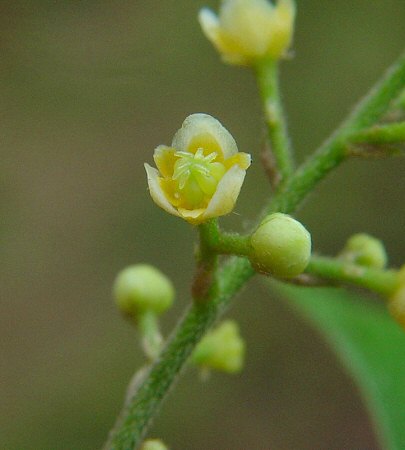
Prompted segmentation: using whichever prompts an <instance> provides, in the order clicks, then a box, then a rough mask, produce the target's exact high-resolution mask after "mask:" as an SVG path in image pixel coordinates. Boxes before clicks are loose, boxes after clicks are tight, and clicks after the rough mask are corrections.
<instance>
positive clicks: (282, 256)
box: [249, 213, 311, 278]
mask: <svg viewBox="0 0 405 450" xmlns="http://www.w3.org/2000/svg"><path fill="white" fill-rule="evenodd" d="M251 245H252V252H251V254H250V255H249V259H250V261H251V263H252V264H253V266H254V267H255V269H256V270H257V271H259V272H263V273H268V274H270V275H273V276H275V277H278V278H292V277H295V276H297V275H299V274H300V273H302V272H303V271H304V270H305V268H306V266H307V265H308V262H309V259H310V257H311V235H310V234H309V232H308V231H307V230H306V228H305V227H304V226H303V225H302V224H301V223H300V222H298V221H297V220H295V219H293V218H292V217H290V216H288V215H287V214H282V213H274V214H270V215H269V216H267V217H266V218H265V219H264V220H263V222H262V223H261V224H260V225H259V227H258V228H257V230H256V231H255V232H254V233H253V235H252V239H251Z"/></svg>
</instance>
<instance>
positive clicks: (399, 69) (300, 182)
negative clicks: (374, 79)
mask: <svg viewBox="0 0 405 450" xmlns="http://www.w3.org/2000/svg"><path fill="white" fill-rule="evenodd" d="M404 86H405V54H403V55H402V56H401V57H400V58H399V59H398V61H397V62H396V63H395V64H394V65H393V66H392V67H391V68H390V69H389V70H388V72H387V73H386V75H385V76H384V77H383V79H382V80H381V81H380V82H379V83H377V85H376V86H375V87H374V88H373V89H372V90H371V91H370V93H369V94H368V95H367V96H366V97H365V98H364V99H363V100H362V101H361V102H360V103H359V105H358V106H357V107H356V108H355V109H354V110H353V112H352V113H351V114H350V115H349V117H348V118H347V120H346V121H345V122H343V124H342V125H341V126H340V127H339V128H338V129H337V130H336V132H335V133H333V135H332V136H331V137H330V138H329V139H328V140H327V141H326V142H325V143H324V144H323V145H322V146H321V147H320V148H319V149H318V151H317V152H315V153H314V155H313V156H311V157H310V158H309V160H308V161H307V162H306V163H304V164H303V165H302V166H301V167H300V168H299V169H298V170H297V172H296V173H295V175H294V176H293V177H292V178H291V179H290V180H289V181H287V182H286V183H285V184H284V185H283V186H282V188H281V189H280V190H279V191H278V192H277V193H276V195H275V196H274V198H273V201H272V202H271V203H270V205H269V207H268V208H267V209H266V212H272V211H280V212H284V213H289V212H292V211H294V210H295V209H296V208H297V207H298V205H299V204H300V203H301V202H302V200H303V199H304V198H305V197H306V196H307V194H308V193H309V192H310V191H311V190H312V189H313V188H314V187H315V185H316V184H317V183H318V182H319V181H321V180H322V179H323V178H324V177H325V176H326V175H327V174H328V173H329V172H330V171H331V170H332V169H334V168H335V167H336V166H338V165H339V164H340V163H341V162H342V161H343V160H344V159H345V157H346V154H347V153H346V149H347V144H348V143H349V142H350V137H351V136H352V135H354V134H355V133H356V132H359V131H360V130H363V129H364V128H367V127H370V126H371V125H373V124H374V123H376V122H377V121H378V119H379V118H380V117H381V116H382V115H383V114H384V113H385V112H386V111H387V110H388V108H389V106H390V103H391V101H392V100H393V99H394V98H396V97H397V96H398V95H399V94H400V93H401V91H402V89H403V88H404Z"/></svg>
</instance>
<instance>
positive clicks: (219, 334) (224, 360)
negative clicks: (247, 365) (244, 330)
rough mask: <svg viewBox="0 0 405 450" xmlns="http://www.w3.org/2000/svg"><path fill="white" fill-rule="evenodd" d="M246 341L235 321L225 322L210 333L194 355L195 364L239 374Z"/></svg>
mask: <svg viewBox="0 0 405 450" xmlns="http://www.w3.org/2000/svg"><path fill="white" fill-rule="evenodd" d="M244 358H245V341H244V340H243V339H242V337H241V336H240V334H239V327H238V325H237V323H236V322H235V321H233V320H225V321H224V322H222V323H221V324H220V325H219V326H218V327H217V328H215V329H214V330H212V331H211V332H209V333H208V334H207V335H206V336H205V337H204V338H203V339H202V341H201V342H200V343H199V344H198V346H197V347H196V349H195V350H194V352H193V354H192V361H193V363H194V364H196V365H198V366H200V367H203V368H208V369H214V370H218V371H221V372H226V373H230V374H232V373H237V372H240V371H241V370H242V368H243V363H244Z"/></svg>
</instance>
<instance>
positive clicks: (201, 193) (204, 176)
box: [172, 148, 226, 209]
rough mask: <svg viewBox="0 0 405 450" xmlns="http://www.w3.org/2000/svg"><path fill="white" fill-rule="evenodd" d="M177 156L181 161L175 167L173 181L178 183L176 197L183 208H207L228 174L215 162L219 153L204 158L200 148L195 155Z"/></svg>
mask: <svg viewBox="0 0 405 450" xmlns="http://www.w3.org/2000/svg"><path fill="white" fill-rule="evenodd" d="M175 156H177V157H178V158H179V159H178V160H177V161H176V163H175V165H174V171H173V176H172V179H173V180H174V181H176V185H177V190H176V191H177V192H176V194H175V196H176V197H177V198H178V199H179V200H181V203H182V205H181V206H182V207H184V208H187V209H196V208H204V207H206V206H207V204H208V202H209V200H210V198H211V197H212V196H213V195H214V192H215V190H216V188H217V185H218V182H219V180H220V179H221V178H222V176H223V175H224V173H225V172H226V169H225V167H224V166H223V164H221V163H219V162H213V161H214V160H215V158H216V157H217V153H215V152H212V153H210V154H208V155H207V156H204V151H203V149H202V148H199V149H198V150H197V151H196V152H195V154H193V153H190V152H181V151H179V152H176V153H175Z"/></svg>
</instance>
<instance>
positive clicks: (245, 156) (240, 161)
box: [224, 152, 252, 170]
mask: <svg viewBox="0 0 405 450" xmlns="http://www.w3.org/2000/svg"><path fill="white" fill-rule="evenodd" d="M251 162H252V157H251V156H250V155H249V153H243V152H239V153H237V154H236V155H233V156H232V157H231V158H229V159H227V160H226V161H224V166H225V167H226V168H227V169H230V168H231V167H232V166H233V165H235V164H237V165H238V166H239V167H240V168H241V169H244V170H246V169H247V168H248V167H249V166H250V164H251Z"/></svg>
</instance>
